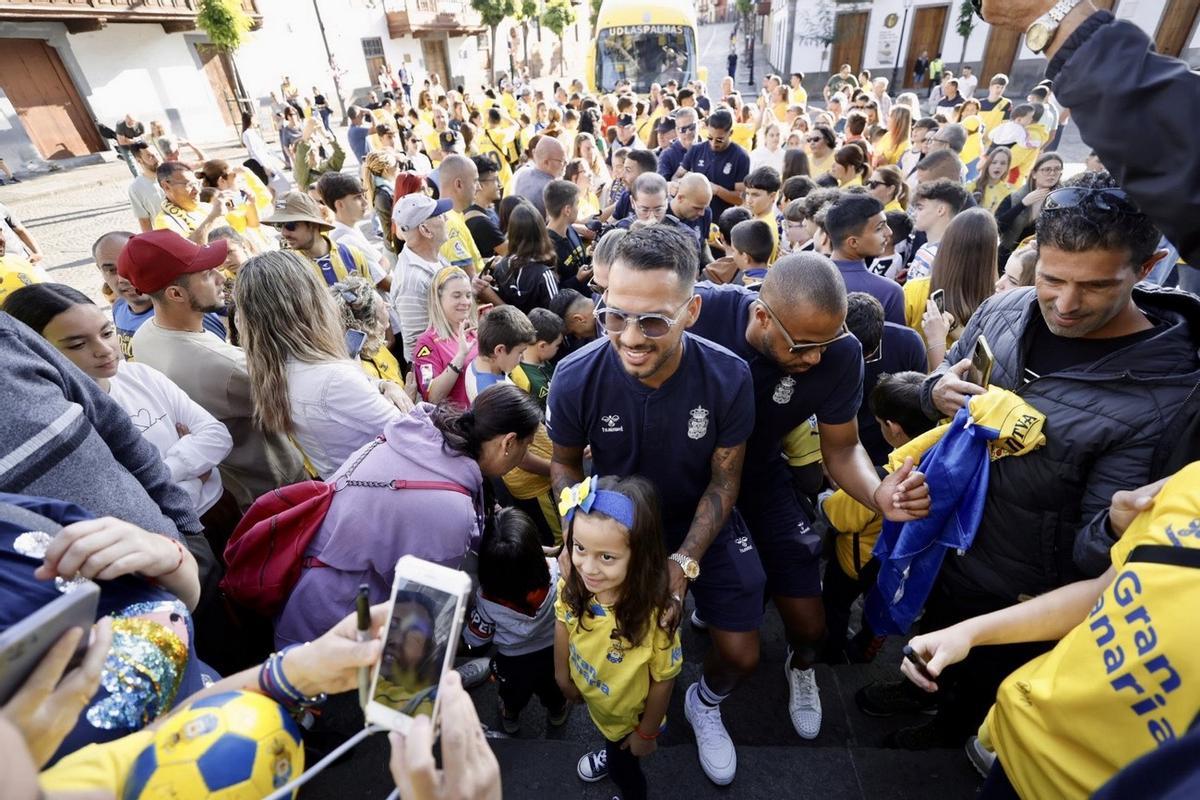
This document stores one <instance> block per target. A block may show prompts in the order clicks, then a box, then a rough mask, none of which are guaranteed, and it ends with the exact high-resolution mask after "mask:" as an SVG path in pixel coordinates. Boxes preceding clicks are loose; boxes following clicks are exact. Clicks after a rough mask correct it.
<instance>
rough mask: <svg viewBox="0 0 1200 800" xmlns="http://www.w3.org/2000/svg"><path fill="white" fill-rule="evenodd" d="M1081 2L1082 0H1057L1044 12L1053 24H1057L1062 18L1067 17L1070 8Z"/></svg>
mask: <svg viewBox="0 0 1200 800" xmlns="http://www.w3.org/2000/svg"><path fill="white" fill-rule="evenodd" d="M1082 2H1083V0H1058V2H1057V3H1055V4H1054V6H1053V7H1052V8H1051V9H1050V10H1049V11H1047V12H1046V16H1048V17H1050V19H1052V20H1054V24H1055V25H1059V24H1061V23H1062V21H1063V20H1064V19H1066V18H1067V14H1070V13H1071V10H1072V9H1074V8H1075V6H1077V5H1079V4H1080V3H1082Z"/></svg>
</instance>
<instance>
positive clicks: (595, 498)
mask: <svg viewBox="0 0 1200 800" xmlns="http://www.w3.org/2000/svg"><path fill="white" fill-rule="evenodd" d="M599 481H600V479H599V478H597V477H595V476H592V477H590V478H584V479H583V481H582V482H580V483H577V484H575V485H574V486H569V487H567V488H565V489H563V490H562V495H561V496H560V497H559V500H558V513H559V514H560V515H562V518H563V522H564V523H566V524H567V525H570V524H571V520H572V519H573V518H574V517H575V509H580V510H581V511H583V513H585V514H587V513H590V512H592V511H598V512H600V513H601V514H604V515H606V516H609V517H612V518H613V519H615V520H616V521H617V522H619V523H621V524H622V525H624V526H625V527H626V528H632V527H633V520H634V505H633V501H632V500H630V499H629V498H628V497H626V496H625V495H623V494H621V493H620V492H613V491H608V490H605V489H596V488H593V486H595V485H597V484H598V483H599Z"/></svg>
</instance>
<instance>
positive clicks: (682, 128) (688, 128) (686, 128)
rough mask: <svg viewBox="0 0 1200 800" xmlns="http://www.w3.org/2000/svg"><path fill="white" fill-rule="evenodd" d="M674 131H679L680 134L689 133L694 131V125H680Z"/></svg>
mask: <svg viewBox="0 0 1200 800" xmlns="http://www.w3.org/2000/svg"><path fill="white" fill-rule="evenodd" d="M675 130H677V131H679V132H680V133H691V132H692V131H694V130H696V123H694V122H693V123H692V124H691V125H680V126H679V127H678V128H676V129H675Z"/></svg>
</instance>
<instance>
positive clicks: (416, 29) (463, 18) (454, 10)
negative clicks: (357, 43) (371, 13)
mask: <svg viewBox="0 0 1200 800" xmlns="http://www.w3.org/2000/svg"><path fill="white" fill-rule="evenodd" d="M386 8H387V22H388V36H390V37H391V38H393V39H397V38H399V37H401V36H417V37H420V36H424V35H428V34H431V33H447V34H449V35H451V36H471V35H474V34H477V33H482V32H483V31H484V30H486V28H484V26H483V23H482V22H481V21H480V19H479V12H477V11H475V10H474V9H473V8H471V5H470V4H469V3H465V2H461V0H390V1H389V2H388V3H387V6H386Z"/></svg>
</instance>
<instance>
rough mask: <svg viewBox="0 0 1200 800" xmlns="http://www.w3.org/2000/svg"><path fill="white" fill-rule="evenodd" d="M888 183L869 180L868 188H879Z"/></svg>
mask: <svg viewBox="0 0 1200 800" xmlns="http://www.w3.org/2000/svg"><path fill="white" fill-rule="evenodd" d="M886 185H887V184H886V183H884V182H883V181H867V188H868V189H878V188H879V187H880V186H886Z"/></svg>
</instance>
